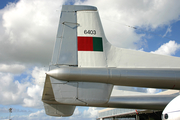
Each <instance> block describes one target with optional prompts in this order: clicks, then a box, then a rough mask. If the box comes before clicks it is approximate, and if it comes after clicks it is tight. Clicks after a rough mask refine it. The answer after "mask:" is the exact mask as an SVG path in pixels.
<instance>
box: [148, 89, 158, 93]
mask: <svg viewBox="0 0 180 120" xmlns="http://www.w3.org/2000/svg"><path fill="white" fill-rule="evenodd" d="M158 92H160V89H155V88H147V93H150V94H156V93H158Z"/></svg>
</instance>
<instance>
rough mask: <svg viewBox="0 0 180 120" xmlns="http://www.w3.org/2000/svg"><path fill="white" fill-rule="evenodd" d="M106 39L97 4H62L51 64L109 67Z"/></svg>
mask: <svg viewBox="0 0 180 120" xmlns="http://www.w3.org/2000/svg"><path fill="white" fill-rule="evenodd" d="M107 43H108V42H107V40H106V38H105V35H104V31H103V28H102V24H101V21H100V18H99V14H98V11H97V8H96V7H91V6H68V5H67V6H63V7H62V12H61V16H60V21H59V28H58V33H57V38H56V43H55V47H54V52H53V56H52V61H51V64H52V65H69V66H78V67H106V66H107V63H106V55H105V49H106V47H105V44H107Z"/></svg>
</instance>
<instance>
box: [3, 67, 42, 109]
mask: <svg viewBox="0 0 180 120" xmlns="http://www.w3.org/2000/svg"><path fill="white" fill-rule="evenodd" d="M44 74H45V70H44V68H38V67H35V68H34V69H33V70H32V73H30V74H29V76H30V77H28V80H16V79H14V77H15V76H14V75H12V74H10V73H9V74H7V73H0V79H1V80H0V84H1V85H2V86H1V87H0V98H1V99H0V102H1V104H2V105H10V104H19V105H23V106H26V107H35V108H39V107H40V108H42V106H43V105H42V102H41V97H42V91H43V86H42V83H44V80H45V76H44ZM40 76H41V77H40ZM43 76H44V77H43ZM38 80H40V81H38ZM39 82H41V84H40V83H39Z"/></svg>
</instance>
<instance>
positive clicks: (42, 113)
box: [29, 110, 45, 117]
mask: <svg viewBox="0 0 180 120" xmlns="http://www.w3.org/2000/svg"><path fill="white" fill-rule="evenodd" d="M44 113H45V111H44V110H40V111H37V112H35V113H31V114H29V117H37V116H41V115H44Z"/></svg>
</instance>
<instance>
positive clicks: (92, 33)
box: [84, 30, 96, 35]
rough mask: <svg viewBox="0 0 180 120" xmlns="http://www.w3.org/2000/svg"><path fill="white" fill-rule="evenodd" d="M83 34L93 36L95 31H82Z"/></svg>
mask: <svg viewBox="0 0 180 120" xmlns="http://www.w3.org/2000/svg"><path fill="white" fill-rule="evenodd" d="M84 34H90V35H95V34H96V31H95V30H84Z"/></svg>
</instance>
